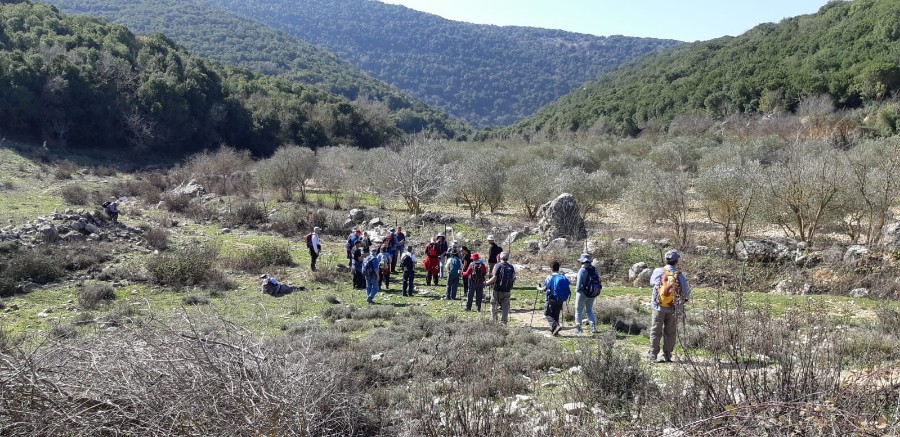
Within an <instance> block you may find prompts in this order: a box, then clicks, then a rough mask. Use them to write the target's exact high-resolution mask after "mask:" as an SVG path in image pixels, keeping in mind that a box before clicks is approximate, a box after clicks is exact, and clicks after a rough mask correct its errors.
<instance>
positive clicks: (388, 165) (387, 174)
mask: <svg viewBox="0 0 900 437" xmlns="http://www.w3.org/2000/svg"><path fill="white" fill-rule="evenodd" d="M442 143H443V142H442V141H441V140H435V139H416V140H415V141H414V142H413V143H412V144H410V145H408V146H406V147H404V148H402V149H401V150H400V151H399V152H388V151H385V155H386V156H385V157H384V158H383V159H380V160H379V161H378V162H377V163H375V166H376V167H378V169H379V170H378V179H379V180H380V181H382V182H384V183H385V184H386V185H387V186H389V187H391V188H392V191H391V192H392V193H394V194H396V195H398V196H400V197H401V198H402V199H403V201H404V202H406V208H407V209H408V210H409V212H411V213H413V214H419V213H421V212H422V203H423V202H425V201H427V200H428V199H429V198H431V196H434V195H435V194H436V193H437V192H438V190H439V189H440V187H441V186H442V185H443V184H444V182H445V179H444V177H443V175H442V174H441V165H440V163H439V160H440V157H441V153H442V149H443V144H442Z"/></svg>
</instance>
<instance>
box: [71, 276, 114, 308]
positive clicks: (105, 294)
mask: <svg viewBox="0 0 900 437" xmlns="http://www.w3.org/2000/svg"><path fill="white" fill-rule="evenodd" d="M115 299H116V292H115V290H113V288H112V286H111V285H109V284H106V283H96V282H95V283H88V284H84V285H82V286H81V289H80V290H78V304H79V305H81V307H82V308H84V309H86V310H93V309H96V308H97V307H98V306H99V304H101V303H104V302H109V301H112V300H115Z"/></svg>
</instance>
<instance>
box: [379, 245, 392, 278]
mask: <svg viewBox="0 0 900 437" xmlns="http://www.w3.org/2000/svg"><path fill="white" fill-rule="evenodd" d="M378 252H379V253H378V271H379V273H380V274H381V276H380V277H381V279H380V280H379V284H381V282H384V289H385V290H389V289H390V288H391V258H393V256H391V249H390V243H389V242H388V241H387V239H385V242H384V243H383V244H382V245H381V248H380V249H379V250H378Z"/></svg>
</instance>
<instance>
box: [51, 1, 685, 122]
mask: <svg viewBox="0 0 900 437" xmlns="http://www.w3.org/2000/svg"><path fill="white" fill-rule="evenodd" d="M52 2H53V3H55V4H58V5H60V7H63V8H66V10H70V11H78V12H86V13H91V14H99V15H103V16H106V17H108V18H110V19H113V20H116V21H117V22H121V23H125V24H127V25H128V26H129V27H132V28H133V29H136V30H137V31H138V32H155V31H161V32H164V33H166V34H167V35H172V36H173V37H174V38H175V39H176V40H177V41H179V42H181V43H183V44H185V45H186V46H187V47H189V48H190V49H192V50H196V51H197V52H198V53H202V54H204V55H208V56H214V57H215V59H219V60H223V61H231V62H233V61H238V62H242V63H243V62H246V63H249V64H252V65H253V66H255V67H260V68H264V69H268V70H270V71H277V72H283V70H284V69H287V70H295V69H296V67H303V68H305V69H313V70H315V69H322V70H321V71H322V74H321V76H322V77H325V76H329V77H330V76H331V75H332V74H334V73H335V71H334V69H329V70H327V71H326V70H324V69H323V68H324V67H322V66H317V65H316V64H323V65H324V64H325V63H326V61H328V62H332V61H331V60H327V59H320V58H311V60H307V59H310V57H309V56H304V57H302V58H301V57H300V56H299V55H300V54H294V53H293V52H291V51H290V50H300V49H288V48H289V47H301V46H299V45H297V43H295V44H294V45H291V44H290V43H286V42H284V41H283V39H282V38H284V35H283V34H279V33H274V32H271V31H270V30H268V29H263V28H261V27H262V26H261V25H260V24H259V23H260V22H261V23H264V24H265V25H266V26H269V27H271V28H272V29H277V30H281V31H284V32H286V33H287V34H290V35H291V36H294V37H298V38H301V39H302V40H304V41H307V42H309V43H312V44H315V45H318V46H321V47H325V48H327V49H329V50H331V51H333V52H334V53H337V55H338V56H340V57H341V58H342V59H344V60H346V61H348V62H350V63H352V64H354V65H356V66H359V67H361V68H362V69H364V70H366V71H368V72H369V73H370V74H371V75H372V76H374V77H376V78H378V79H381V80H383V81H385V82H387V83H390V84H393V85H395V86H397V87H399V88H400V89H402V90H404V91H407V92H409V93H411V94H412V95H413V96H415V97H417V98H419V99H422V100H424V101H425V102H427V103H430V104H433V105H435V106H437V107H439V108H441V109H443V110H444V111H447V112H449V113H450V114H453V115H455V116H457V117H459V118H461V119H463V120H465V121H468V122H469V123H471V124H473V125H476V126H481V127H486V126H499V125H508V124H511V123H513V122H515V121H516V120H519V119H521V118H523V117H526V116H528V115H530V114H533V113H534V112H535V111H536V110H537V109H538V108H540V107H541V106H543V105H545V104H547V103H549V102H551V101H553V100H554V99H556V98H557V97H559V96H562V95H564V94H566V93H568V92H569V91H571V90H572V89H574V88H576V87H578V86H580V85H581V84H583V83H585V82H587V81H590V80H592V79H594V78H595V77H597V74H598V73H600V72H602V71H608V70H610V69H612V68H614V67H615V66H616V65H618V64H619V63H621V62H623V61H625V60H627V59H630V58H633V57H635V56H639V55H642V54H644V53H646V52H648V51H651V50H653V49H655V48H658V47H663V46H671V45H673V44H675V43H676V42H675V41H667V40H656V39H647V38H628V37H622V36H613V37H608V38H604V37H597V36H593V35H582V34H575V33H570V32H563V31H557V30H545V29H536V28H525V27H498V26H485V25H474V24H468V23H460V22H454V21H450V20H445V19H443V18H440V17H438V16H435V15H430V14H425V13H421V12H417V11H413V10H411V9H407V8H405V7H402V6H396V5H388V4H384V3H381V2H377V1H369V0H296V1H288V0H277V1H268V2H247V1H243V0H240V1H238V0H234V1H232V0H190V1H185V2H180V1H174V0H139V1H135V2H128V4H120V2H117V1H113V0H52ZM226 11H227V12H226ZM230 13H234V14H236V15H240V16H242V17H244V21H240V20H237V21H235V20H236V19H235V18H234V16H232V15H230ZM247 19H250V21H247ZM293 59H302V60H303V62H302V65H296V64H292V63H291V62H290V60H293ZM306 62H309V63H310V65H306ZM288 74H293V75H296V74H297V73H294V72H291V73H288ZM303 74H305V73H301V75H303ZM340 74H343V75H346V74H347V73H340ZM300 78H301V79H309V78H306V77H300ZM315 80H317V81H319V80H323V81H328V80H332V81H336V82H335V83H336V85H335V86H334V87H335V88H336V90H337V91H339V92H341V91H342V88H345V87H347V86H348V85H347V84H346V82H345V81H340V80H338V79H337V78H330V79H319V78H316V79H315ZM350 86H352V85H350ZM361 92H366V91H365V90H361ZM351 94H352V93H351ZM350 97H351V98H352V95H351V96H350ZM392 106H393V105H392Z"/></svg>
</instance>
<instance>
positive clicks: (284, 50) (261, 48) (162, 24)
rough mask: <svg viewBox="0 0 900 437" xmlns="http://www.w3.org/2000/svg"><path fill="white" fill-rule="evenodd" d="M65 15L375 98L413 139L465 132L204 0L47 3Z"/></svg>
mask: <svg viewBox="0 0 900 437" xmlns="http://www.w3.org/2000/svg"><path fill="white" fill-rule="evenodd" d="M49 3H51V4H55V5H56V6H58V7H60V8H61V9H62V10H63V11H65V12H69V13H79V14H89V15H96V16H102V17H105V18H107V19H109V20H111V21H113V22H115V23H118V24H123V25H125V26H127V27H128V28H129V29H130V30H131V31H133V32H135V33H137V34H153V33H163V34H165V35H166V36H168V37H171V38H172V39H174V40H175V41H176V42H177V43H178V44H181V45H183V46H185V47H186V48H187V49H188V50H190V51H191V52H192V53H195V54H197V55H200V56H204V57H208V58H209V59H212V60H215V61H219V62H221V63H224V64H230V65H236V66H241V67H246V68H249V69H251V70H254V71H256V72H260V73H263V74H267V75H280V76H282V77H285V78H287V79H290V80H292V81H295V82H299V83H303V84H309V85H315V86H316V87H318V88H321V89H323V90H325V91H328V92H330V93H333V94H337V95H340V96H343V97H346V98H347V99H349V100H361V101H366V100H375V101H377V102H379V103H380V104H381V105H384V106H386V107H387V109H388V110H389V111H390V112H391V113H392V116H393V118H394V119H395V120H396V124H397V126H398V127H399V128H400V129H402V130H404V131H405V132H408V133H413V132H420V131H430V132H434V133H436V134H438V135H442V136H448V137H454V136H457V135H459V134H460V133H461V132H462V131H464V130H466V128H465V127H464V126H463V124H462V123H460V122H458V121H454V120H451V119H450V118H449V117H448V116H447V115H446V114H443V113H441V112H440V111H439V110H436V109H434V108H430V107H429V106H427V105H426V104H424V103H422V102H421V101H418V100H416V99H414V98H411V97H410V96H409V95H408V94H405V93H404V92H402V91H400V90H398V89H397V88H395V87H392V86H390V85H388V84H386V83H384V82H382V81H380V80H377V79H374V78H372V77H371V76H370V75H369V74H368V73H366V72H364V71H362V70H361V69H359V68H358V67H355V66H353V65H351V64H349V63H347V62H344V61H342V60H340V59H339V58H338V57H337V56H335V55H334V54H333V53H331V52H329V51H327V50H324V49H321V48H318V47H316V46H313V45H311V44H308V43H306V42H304V41H303V40H301V39H300V38H297V37H294V36H291V35H288V34H286V33H284V32H281V31H278V30H276V29H274V28H272V27H269V26H266V25H264V24H263V23H261V22H259V21H256V20H253V19H251V18H247V17H244V16H241V15H238V14H235V13H232V12H230V11H228V10H225V9H223V8H220V7H216V6H215V5H213V4H211V3H210V2H208V1H206V0H135V1H129V2H118V1H111V0H50V1H49Z"/></svg>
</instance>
